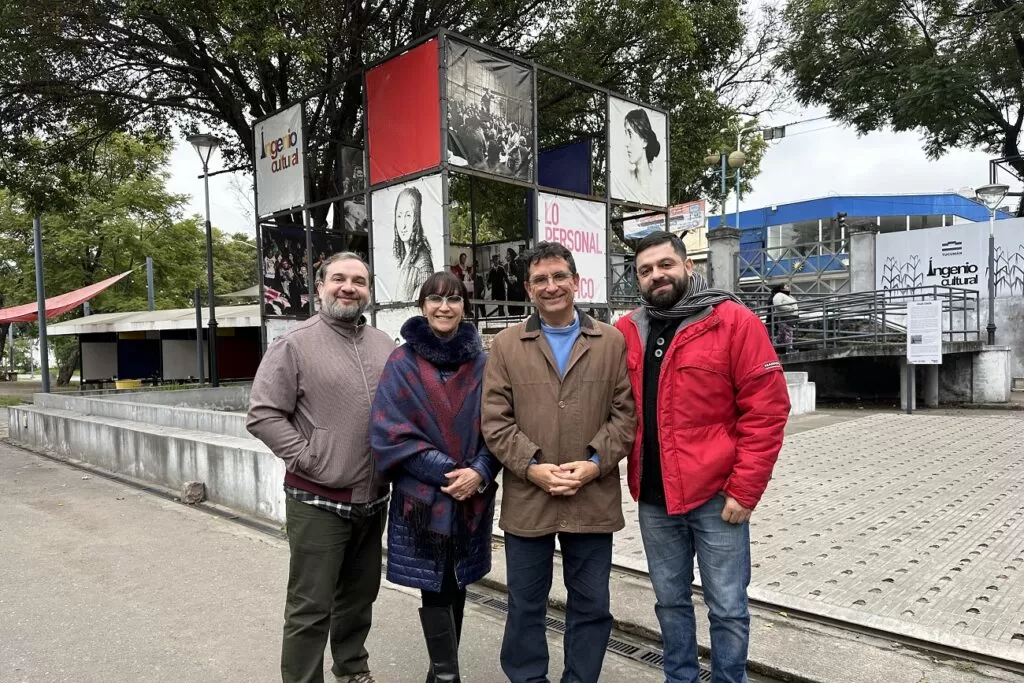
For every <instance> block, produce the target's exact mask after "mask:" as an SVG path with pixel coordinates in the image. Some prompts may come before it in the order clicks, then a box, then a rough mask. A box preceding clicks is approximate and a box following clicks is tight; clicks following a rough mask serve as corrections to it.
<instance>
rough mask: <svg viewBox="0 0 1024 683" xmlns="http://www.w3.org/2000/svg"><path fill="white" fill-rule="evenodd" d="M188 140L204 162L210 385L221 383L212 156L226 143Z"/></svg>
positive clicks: (215, 139) (206, 138) (207, 138)
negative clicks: (214, 263) (211, 191)
mask: <svg viewBox="0 0 1024 683" xmlns="http://www.w3.org/2000/svg"><path fill="white" fill-rule="evenodd" d="M187 140H188V141H189V142H190V143H192V146H193V147H195V149H196V153H197V154H199V160H200V161H202V162H203V189H204V194H205V195H206V292H207V297H208V298H209V302H210V323H209V327H210V331H209V335H210V386H214V387H215V386H218V385H219V384H220V380H219V376H218V374H217V314H216V311H215V309H214V302H213V300H214V294H213V228H212V227H211V225H210V172H209V164H210V156H212V155H213V150H215V149H217V148H218V147H220V146H221V145H223V144H224V141H223V140H221V139H220V138H219V137H217V136H216V135H208V134H206V133H200V134H198V135H190V136H188V138H187Z"/></svg>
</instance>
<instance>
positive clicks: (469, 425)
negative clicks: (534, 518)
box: [370, 316, 501, 592]
mask: <svg viewBox="0 0 1024 683" xmlns="http://www.w3.org/2000/svg"><path fill="white" fill-rule="evenodd" d="M402 336H403V337H404V338H405V339H406V340H407V343H406V344H404V345H403V346H401V347H399V348H397V349H395V351H394V353H392V354H391V357H390V358H389V359H388V362H387V364H386V365H385V367H384V372H383V374H382V375H381V378H380V382H379V383H378V385H377V394H376V397H375V399H374V403H373V410H372V413H371V414H372V416H373V419H372V423H371V425H370V446H371V448H372V450H373V453H374V457H375V459H376V462H377V468H378V469H379V470H380V471H381V472H382V473H383V474H385V475H386V476H387V477H388V478H389V479H390V480H391V483H392V493H391V507H390V510H389V514H388V568H387V577H388V580H389V581H392V582H394V583H397V584H400V585H403V586H409V587H411V588H418V589H421V590H427V591H434V592H437V591H440V589H441V582H442V579H443V578H444V568H445V563H446V560H447V558H448V557H449V556H454V564H455V576H456V579H457V580H458V584H459V587H460V588H465V586H466V585H468V584H471V583H473V582H475V581H478V580H479V579H481V578H482V577H483V576H484V575H486V574H487V573H488V572H489V571H490V569H491V524H492V519H493V517H494V497H495V492H496V491H497V484H496V482H495V479H496V477H497V474H498V471H499V470H500V469H501V465H500V463H499V462H498V460H497V459H496V458H495V457H494V456H493V455H491V453H490V452H489V451H488V450H487V447H486V445H485V444H484V440H483V438H482V436H481V434H480V395H481V390H482V386H481V384H482V379H483V366H484V361H485V358H484V353H483V350H482V348H481V345H480V338H479V336H478V335H477V332H476V329H475V328H474V327H473V326H472V325H471V324H469V323H462V324H461V325H460V327H459V329H458V330H457V331H456V333H455V334H454V335H453V336H452V337H450V338H445V339H442V338H440V337H438V336H436V335H435V334H434V333H433V332H432V331H431V330H430V326H429V324H428V323H427V321H426V319H425V318H423V317H422V316H416V317H414V318H411V319H410V320H408V321H407V322H406V323H405V325H404V326H403V327H402ZM464 467H469V468H472V469H473V470H475V471H476V472H477V473H479V474H480V476H481V478H482V479H483V483H482V485H481V487H480V490H479V492H478V493H477V494H476V495H475V496H473V497H471V498H469V499H468V500H465V501H456V500H455V499H454V498H452V497H451V496H449V495H447V494H446V493H444V492H443V491H441V487H443V486H447V485H448V479H447V478H446V477H445V475H446V474H447V473H448V472H451V471H452V470H454V469H458V468H464Z"/></svg>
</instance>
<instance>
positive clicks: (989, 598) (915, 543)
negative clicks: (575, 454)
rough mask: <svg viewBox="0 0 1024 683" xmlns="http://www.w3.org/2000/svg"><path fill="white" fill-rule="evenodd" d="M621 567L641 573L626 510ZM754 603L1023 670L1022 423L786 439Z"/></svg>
mask: <svg viewBox="0 0 1024 683" xmlns="http://www.w3.org/2000/svg"><path fill="white" fill-rule="evenodd" d="M626 519H627V527H626V529H625V530H624V531H623V532H622V533H620V534H618V535H617V536H616V541H615V553H616V562H617V563H619V564H621V565H623V566H627V567H631V568H634V569H638V570H641V571H645V570H646V558H645V555H644V551H643V545H642V542H641V540H640V534H639V529H638V527H637V524H636V508H635V505H634V504H633V503H632V502H629V503H627V504H626ZM751 538H752V543H753V566H754V570H753V583H752V585H751V591H750V592H751V596H752V597H754V598H757V599H761V600H765V601H768V602H772V603H775V604H779V605H783V606H788V607H789V608H791V609H802V610H805V611H809V612H815V613H818V614H823V615H828V616H832V617H836V618H840V619H844V620H849V621H854V622H857V623H861V624H863V625H867V626H873V627H878V628H884V629H887V630H893V631H896V632H899V633H902V634H905V635H909V636H914V637H919V638H925V639H927V640H932V641H937V642H943V643H947V644H951V645H956V646H960V647H966V648H968V649H972V650H976V651H980V652H987V653H990V654H996V655H999V656H1003V657H1007V658H1011V659H1015V660H1018V661H1024V414H1021V413H1012V412H1008V413H1006V414H1005V415H1002V414H998V415H991V414H985V415H980V414H975V413H972V412H970V411H963V412H958V413H955V414H953V415H950V414H941V415H928V414H924V413H919V414H915V415H902V414H881V415H871V416H867V417H864V418H862V419H857V420H852V421H845V422H839V423H836V424H831V425H829V426H825V427H821V428H818V429H813V430H811V431H802V432H800V433H796V434H791V435H789V436H787V438H786V446H785V448H784V450H783V452H782V455H781V458H780V460H779V463H778V466H777V467H776V469H775V475H774V478H773V480H772V483H771V485H770V486H769V488H768V492H767V493H766V495H765V497H764V499H763V500H762V502H761V505H760V506H759V507H758V509H757V511H756V512H755V514H754V517H753V521H752V528H751Z"/></svg>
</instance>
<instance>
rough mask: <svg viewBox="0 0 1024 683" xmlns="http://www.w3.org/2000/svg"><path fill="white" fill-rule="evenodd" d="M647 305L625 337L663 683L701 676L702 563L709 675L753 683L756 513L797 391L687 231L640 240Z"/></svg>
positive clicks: (625, 324)
mask: <svg viewBox="0 0 1024 683" xmlns="http://www.w3.org/2000/svg"><path fill="white" fill-rule="evenodd" d="M636 268H637V278H638V280H639V285H640V292H641V303H642V304H643V306H642V307H641V308H638V309H637V310H635V311H633V312H632V313H630V314H629V315H627V316H624V317H623V318H621V319H620V320H619V321H618V322H617V323H616V327H618V328H619V330H621V331H622V333H623V335H624V336H625V338H626V347H627V349H628V350H627V362H628V364H629V376H630V380H631V382H632V385H633V396H634V398H635V400H636V404H637V414H638V415H639V424H638V426H637V433H636V441H635V443H634V445H633V451H632V453H631V455H630V457H629V490H630V493H631V494H632V495H633V498H634V499H636V500H638V501H639V504H640V505H639V511H640V512H639V517H640V532H641V535H642V537H643V542H644V548H645V550H646V553H647V564H648V568H649V570H650V576H651V583H652V584H653V586H654V592H655V595H656V597H657V607H656V613H657V615H658V621H659V623H660V624H661V635H662V639H663V641H664V652H665V680H666V681H667V683H697V681H698V680H699V679H698V676H699V673H700V669H699V666H698V663H697V635H696V628H697V627H696V620H695V618H694V612H693V599H692V593H691V588H690V586H691V584H692V583H693V560H694V556H695V555H696V558H697V563H698V565H699V566H700V577H701V586H702V587H703V589H704V601H705V602H706V603H707V606H708V610H709V612H710V618H711V680H712V681H713V682H714V683H745V682H746V681H747V674H746V667H747V649H748V644H749V635H750V613H749V611H748V609H747V585H748V584H749V583H750V531H749V524H748V520H749V519H750V515H751V512H752V511H753V509H754V507H755V506H756V505H757V503H758V501H759V500H760V499H761V495H762V494H763V493H764V490H765V488H766V487H767V486H768V480H769V479H770V478H771V475H772V469H773V467H774V465H775V461H776V459H777V458H778V455H779V450H780V449H781V448H782V436H783V430H784V429H785V426H786V420H787V419H788V416H789V394H788V390H787V388H786V379H785V376H784V375H783V373H782V367H781V365H780V364H779V359H778V356H776V355H775V351H774V349H773V348H772V345H771V340H770V339H769V338H768V334H767V333H766V331H765V328H764V325H763V324H762V323H761V320H760V318H758V317H757V316H756V315H754V314H753V313H752V312H751V311H750V310H748V309H747V308H746V307H744V306H743V305H742V304H741V303H739V301H738V300H736V298H735V297H734V296H733V295H732V294H730V293H728V292H723V291H719V290H713V289H708V286H707V283H706V282H705V280H704V278H703V277H702V276H701V275H700V274H699V273H694V272H693V262H692V261H690V259H688V258H687V256H686V247H685V246H684V245H683V242H682V240H680V239H679V238H678V237H676V236H674V235H672V234H670V233H667V232H655V233H653V234H651V235H648V236H647V237H645V238H644V239H642V240H641V241H640V243H639V244H638V245H637V248H636Z"/></svg>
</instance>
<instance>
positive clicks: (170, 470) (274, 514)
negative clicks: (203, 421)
mask: <svg viewBox="0 0 1024 683" xmlns="http://www.w3.org/2000/svg"><path fill="white" fill-rule="evenodd" d="M133 407H139V408H153V407H156V408H159V407H160V406H133ZM164 408H165V409H166V407H164ZM9 410H10V439H11V441H13V442H15V443H18V444H20V445H23V446H25V447H26V448H30V449H34V450H41V451H47V452H51V453H54V454H56V455H58V456H60V457H64V458H69V459H74V460H80V461H84V462H87V463H89V464H91V465H95V466H96V467H99V468H102V469H105V470H108V471H111V472H117V473H119V474H125V475H128V476H130V477H134V478H136V479H141V480H143V481H149V482H152V483H155V484H160V485H162V486H166V487H168V488H171V489H174V490H180V488H181V485H182V484H184V483H185V482H187V481H201V482H203V483H204V484H206V495H207V498H208V499H209V500H210V501H212V502H214V503H217V504H220V505H225V506H228V507H231V508H234V509H237V510H241V511H243V512H245V513H247V514H251V515H256V516H260V517H266V518H269V519H273V520H278V521H283V520H284V491H283V490H282V488H281V481H282V480H283V478H284V462H283V461H282V460H280V459H279V458H277V457H275V456H274V454H273V453H271V452H270V450H269V449H268V448H267V447H266V446H265V445H264V444H263V443H262V442H260V441H258V440H257V439H254V438H253V437H251V436H248V435H246V436H244V437H240V436H232V435H227V434H218V433H216V432H210V431H203V430H197V429H185V428H181V427H174V426H168V425H161V424H147V423H145V422H141V421H138V420H136V419H125V418H119V417H110V416H105V415H96V414H91V415H90V414H86V413H82V412H77V411H73V410H65V409H61V408H53V407H42V406H36V405H31V406H30V405H25V406H16V407H13V408H10V409H9ZM176 410H181V409H176ZM133 417H137V416H133Z"/></svg>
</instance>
